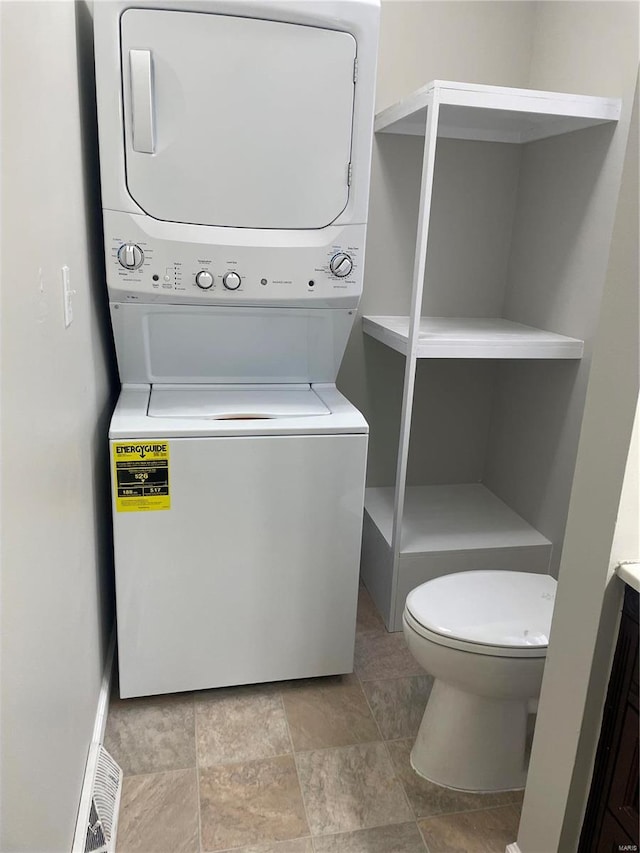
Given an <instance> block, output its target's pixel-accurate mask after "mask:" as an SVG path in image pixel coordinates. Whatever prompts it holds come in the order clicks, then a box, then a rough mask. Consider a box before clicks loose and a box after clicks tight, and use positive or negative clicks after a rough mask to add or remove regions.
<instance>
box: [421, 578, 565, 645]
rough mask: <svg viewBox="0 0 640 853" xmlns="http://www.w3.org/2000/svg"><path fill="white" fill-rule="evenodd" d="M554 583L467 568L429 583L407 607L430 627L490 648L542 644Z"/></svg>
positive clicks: (547, 628) (546, 634) (548, 625)
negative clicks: (467, 569)
mask: <svg viewBox="0 0 640 853" xmlns="http://www.w3.org/2000/svg"><path fill="white" fill-rule="evenodd" d="M556 586H557V584H556V581H555V580H554V578H552V577H551V576H550V575H540V574H533V573H530V572H507V571H481V570H478V571H469V572H458V573H456V574H451V575H444V576H443V577H440V578H436V579H435V580H432V581H428V582H427V583H424V584H422V585H421V586H419V587H417V588H416V589H414V590H412V591H411V592H410V593H409V595H408V596H407V604H406V606H407V610H408V611H409V613H410V614H411V616H413V618H414V619H415V620H416V622H418V623H419V624H421V625H423V626H424V627H425V628H427V629H428V630H429V631H433V632H434V633H436V634H441V635H442V636H444V637H451V638H454V639H458V640H466V641H469V642H473V643H482V644H485V645H490V646H504V647H512V648H518V647H524V646H539V647H540V646H547V645H548V643H549V631H550V628H551V617H552V615H553V603H554V599H555V592H556Z"/></svg>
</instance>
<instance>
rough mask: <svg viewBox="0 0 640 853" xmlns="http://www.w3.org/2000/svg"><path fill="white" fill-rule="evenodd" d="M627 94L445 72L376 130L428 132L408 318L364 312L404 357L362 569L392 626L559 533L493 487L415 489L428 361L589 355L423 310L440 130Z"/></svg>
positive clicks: (372, 329) (597, 106)
mask: <svg viewBox="0 0 640 853" xmlns="http://www.w3.org/2000/svg"><path fill="white" fill-rule="evenodd" d="M620 111H621V102H620V101H619V100H617V99H610V98H596V97H587V96H581V95H567V94H562V93H556V92H540V91H533V90H525V89H511V88H502V87H496V86H480V85H476V84H467V83H450V82H443V81H439V80H437V81H434V82H433V83H430V84H429V85H427V86H425V87H423V88H422V89H419V90H418V91H417V92H414V93H413V94H412V95H410V96H409V97H407V98H404V99H403V100H402V101H400V102H399V103H397V104H395V105H393V106H391V107H389V108H388V109H386V110H384V111H382V112H381V113H379V114H378V115H377V116H376V121H375V130H376V132H377V133H386V134H402V135H410V136H423V137H424V153H423V160H422V178H421V188H420V206H419V213H418V229H417V238H416V247H415V258H414V268H413V290H412V297H411V311H410V314H409V315H408V316H403V317H391V316H384V317H380V316H365V317H364V318H363V330H364V332H365V334H367V335H370V336H371V337H373V338H375V339H376V340H378V341H380V342H381V343H382V344H385V345H386V346H388V347H390V348H391V349H393V350H396V351H397V352H400V353H402V354H403V355H404V356H405V358H406V361H405V371H404V389H403V400H402V413H401V425H400V438H399V447H398V456H397V467H396V483H395V487H392V488H371V489H367V491H366V496H365V521H364V534H363V559H362V574H363V579H364V582H365V584H366V586H367V587H368V588H369V591H370V592H371V594H372V595H373V598H374V600H375V602H376V604H377V606H378V608H379V609H380V611H381V613H382V614H383V616H384V618H385V620H386V623H387V627H388V628H389V630H392V631H398V630H401V628H402V621H401V619H402V610H403V607H404V600H405V598H406V595H407V593H408V592H409V590H411V589H413V588H414V587H415V586H417V585H418V584H420V583H423V582H424V581H426V580H429V579H431V578H433V577H437V576H438V575H442V574H447V573H450V572H454V571H461V570H467V569H473V568H488V567H489V568H491V567H492V568H504V569H516V570H522V571H540V572H544V571H547V570H548V565H549V560H550V556H551V548H552V544H551V542H550V541H549V540H548V539H546V538H545V537H544V536H542V534H541V533H539V532H538V531H537V530H535V529H534V528H533V527H531V526H530V525H529V524H527V522H526V521H524V519H522V518H521V517H520V516H519V515H517V514H516V513H515V512H514V511H513V510H512V509H510V508H509V507H508V506H506V504H504V503H503V502H502V501H500V500H499V499H498V498H497V497H496V496H495V495H494V494H492V492H490V491H489V490H488V489H487V488H486V487H485V486H483V485H482V484H479V483H474V484H468V485H440V486H409V487H407V464H408V456H409V439H410V433H411V417H412V410H413V398H414V386H415V376H416V365H417V360H418V359H580V358H581V357H582V354H583V348H584V343H583V341H581V340H578V339H576V338H572V337H567V336H565V335H561V334H558V333H555V332H553V331H549V330H544V329H537V328H533V327H532V326H527V325H523V324H521V323H517V322H514V321H513V320H512V319H509V318H503V317H423V316H422V302H423V290H424V275H425V267H426V259H427V252H428V235H429V223H430V217H431V202H432V193H433V183H434V172H435V165H436V143H437V139H438V137H445V138H450V139H462V140H476V141H481V142H502V143H513V144H523V143H528V142H533V141H537V140H541V139H545V138H547V137H552V136H557V135H560V134H565V133H570V132H574V131H579V130H582V129H584V128H588V127H593V126H594V125H598V124H603V123H605V122H613V121H617V119H618V118H619V116H620Z"/></svg>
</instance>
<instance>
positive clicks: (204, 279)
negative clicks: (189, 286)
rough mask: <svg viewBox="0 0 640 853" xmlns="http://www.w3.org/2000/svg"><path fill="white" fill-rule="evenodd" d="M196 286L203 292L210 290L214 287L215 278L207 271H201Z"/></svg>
mask: <svg viewBox="0 0 640 853" xmlns="http://www.w3.org/2000/svg"><path fill="white" fill-rule="evenodd" d="M196 284H197V285H198V287H200V288H201V289H202V290H209V288H210V287H213V276H212V275H211V273H210V272H207V270H200V272H199V273H197V275H196Z"/></svg>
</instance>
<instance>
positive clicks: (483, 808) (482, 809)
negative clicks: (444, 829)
mask: <svg viewBox="0 0 640 853" xmlns="http://www.w3.org/2000/svg"><path fill="white" fill-rule="evenodd" d="M509 806H516V807H517V806H518V803H499V804H497V805H495V804H494V805H492V806H480V808H477V809H458V810H457V811H455V812H438V814H432V815H428V816H425V817H418V818H416V820H436V819H437V818H439V817H453V816H454V815H459V814H477V813H478V812H486V811H493V809H508V808H509Z"/></svg>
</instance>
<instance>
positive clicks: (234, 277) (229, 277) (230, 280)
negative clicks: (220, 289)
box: [222, 272, 242, 290]
mask: <svg viewBox="0 0 640 853" xmlns="http://www.w3.org/2000/svg"><path fill="white" fill-rule="evenodd" d="M241 282H242V279H241V278H240V276H239V275H238V273H237V272H227V273H225V274H224V275H223V277H222V283H223V284H224V286H225V287H226V288H227V290H237V289H238V288H239V287H240V284H241Z"/></svg>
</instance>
